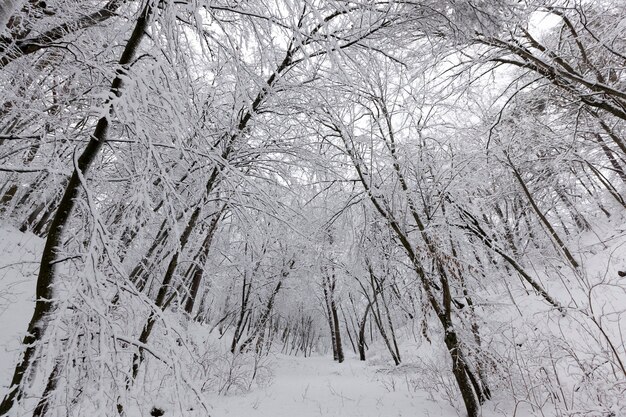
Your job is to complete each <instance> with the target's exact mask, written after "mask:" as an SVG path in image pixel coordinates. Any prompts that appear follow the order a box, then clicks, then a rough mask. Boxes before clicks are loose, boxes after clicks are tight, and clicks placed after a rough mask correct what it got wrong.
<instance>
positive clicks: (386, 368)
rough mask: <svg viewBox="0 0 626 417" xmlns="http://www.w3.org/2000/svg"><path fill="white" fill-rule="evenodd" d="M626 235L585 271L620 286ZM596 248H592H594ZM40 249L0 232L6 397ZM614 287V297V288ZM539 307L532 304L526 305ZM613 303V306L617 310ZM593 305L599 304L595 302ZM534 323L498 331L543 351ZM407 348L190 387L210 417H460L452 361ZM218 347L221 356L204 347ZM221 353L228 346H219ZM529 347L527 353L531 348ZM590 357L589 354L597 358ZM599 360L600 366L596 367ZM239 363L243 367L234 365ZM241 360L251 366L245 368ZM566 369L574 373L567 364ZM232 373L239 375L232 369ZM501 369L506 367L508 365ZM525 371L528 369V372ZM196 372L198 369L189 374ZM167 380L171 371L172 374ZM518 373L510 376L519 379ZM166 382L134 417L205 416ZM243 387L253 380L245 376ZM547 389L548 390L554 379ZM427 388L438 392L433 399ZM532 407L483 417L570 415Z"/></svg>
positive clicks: (200, 330)
mask: <svg viewBox="0 0 626 417" xmlns="http://www.w3.org/2000/svg"><path fill="white" fill-rule="evenodd" d="M622 234H623V233H622V232H621V231H619V233H618V235H619V239H614V240H615V242H610V243H608V247H602V248H600V249H601V250H598V253H597V254H596V255H594V258H593V259H588V260H587V263H588V264H594V263H595V264H597V265H595V270H596V271H603V272H604V274H603V276H604V277H606V275H607V274H608V272H607V271H608V270H609V266H610V272H611V274H609V275H616V276H617V272H616V271H617V270H622V269H626V268H625V267H624V265H625V263H624V259H623V256H621V248H622V246H623V243H622V241H623V239H622V238H623V236H622ZM592 240H593V239H592V238H589V241H592ZM611 243H612V245H611ZM42 248H43V240H42V239H39V238H37V237H35V236H34V235H32V234H29V233H26V234H23V233H20V232H18V231H17V230H16V229H14V228H11V227H8V226H3V225H0V329H1V331H0V396H3V395H4V392H5V390H6V388H7V386H8V384H9V381H10V378H11V374H12V372H13V369H14V366H15V363H16V360H17V358H18V354H19V351H20V342H21V339H22V337H23V335H24V332H25V331H26V327H27V324H28V320H29V319H30V317H31V315H32V311H33V306H34V303H33V299H34V293H35V281H36V274H37V267H38V260H39V256H40V253H41V250H42ZM590 253H593V252H590ZM596 258H597V259H596ZM593 279H594V276H590V277H589V280H593ZM597 280H598V283H594V284H593V285H592V286H591V288H594V291H596V292H598V294H596V295H595V296H596V297H599V294H600V293H599V290H600V289H601V288H603V286H602V285H600V284H603V283H604V282H605V281H607V283H611V282H612V281H608V280H607V279H606V278H603V277H602V276H599V277H597ZM608 287H610V288H617V287H615V286H610V285H609V286H608ZM594 294H595V293H594ZM559 295H561V294H559ZM562 295H563V297H562V298H563V299H565V296H564V295H565V293H563V294H562ZM610 295H611V297H609V296H608V295H603V296H602V297H601V301H603V303H604V304H602V306H603V311H604V310H606V311H604V313H605V319H606V317H609V316H608V315H607V314H608V310H609V307H610V310H611V311H613V310H615V311H617V312H618V313H619V314H618V316H619V315H621V314H622V310H623V300H624V291H623V290H621V288H620V290H619V291H615V290H613V291H610ZM534 298H535V297H530V298H529V299H528V300H532V299H534ZM614 298H615V300H613V299H614ZM528 300H527V301H528ZM589 300H590V301H594V302H595V301H596V300H594V299H593V298H590V299H589ZM609 301H611V302H612V304H611V303H610V302H609ZM534 304H537V301H536V300H535V301H533V302H532V303H531V305H527V306H523V307H522V308H523V309H524V310H528V311H531V309H532V308H533V305H534ZM537 305H538V306H540V309H546V308H548V307H546V306H545V305H544V304H541V303H539V304H537ZM548 309H549V308H548ZM574 313H575V310H572V311H571V312H570V314H568V315H567V316H566V317H561V316H559V315H558V314H555V313H554V312H552V315H553V316H555V317H556V318H554V317H553V318H552V319H551V320H553V321H554V320H556V321H555V323H558V324H559V326H566V325H567V326H571V323H569V322H570V319H569V317H570V316H571V317H573V318H576V317H577V316H575V315H574ZM534 317H535V319H533V320H530V321H529V319H528V318H517V319H515V318H512V317H507V316H506V315H502V317H499V322H500V325H501V326H502V328H505V327H506V326H505V325H508V326H509V327H511V328H512V329H516V328H523V327H524V326H526V327H528V326H530V327H531V328H532V329H533V330H532V331H530V330H529V331H527V332H522V335H523V337H524V338H525V339H524V341H523V342H524V343H522V341H521V340H517V339H516V340H517V342H516V343H517V346H518V348H519V349H535V348H536V347H537V346H541V343H539V342H537V344H532V343H530V342H529V343H526V341H525V340H526V338H528V337H529V336H528V335H531V336H532V334H533V333H537V332H540V328H543V329H544V330H543V331H546V332H548V329H549V327H550V326H549V325H545V324H542V323H543V322H544V321H545V320H546V317H548V316H547V313H545V312H544V313H542V312H541V311H539V310H537V313H536V314H535V316H534ZM611 317H612V316H611ZM611 317H609V318H611ZM566 318H567V320H566ZM494 320H495V318H494ZM497 321H498V320H496V322H497ZM518 322H519V323H518ZM527 322H528V323H527ZM507 323H508V324H507ZM568 323H569V324H568ZM192 326H193V327H190V328H188V329H187V330H188V331H189V334H190V336H192V337H191V339H192V340H193V343H194V344H195V346H196V347H201V349H205V350H206V352H209V351H210V350H211V349H215V355H214V356H213V358H214V359H210V360H209V362H211V361H213V362H212V363H211V366H213V367H215V368H218V371H217V372H218V373H221V374H224V373H227V372H229V370H228V367H229V364H228V362H229V361H230V360H232V361H233V363H234V362H235V360H234V359H232V356H231V354H230V353H229V351H228V350H229V349H228V347H227V346H226V345H225V344H224V343H225V342H224V341H225V340H226V339H227V337H225V338H223V339H220V340H221V341H219V340H218V339H217V337H216V335H210V334H208V332H209V329H208V328H207V327H204V326H201V325H198V324H195V323H194V324H193V325H192ZM605 326H606V328H607V329H608V331H609V333H608V335H609V336H610V337H617V335H621V334H622V332H623V330H624V329H623V323H622V321H615V322H608V323H606V324H605ZM585 329H587V327H579V326H577V327H576V332H574V330H568V332H569V333H571V334H577V333H578V334H580V335H581V336H580V339H579V342H578V345H579V347H581V348H582V347H584V346H583V345H584V343H587V342H588V340H587V339H589V337H587V336H584V334H583V331H584V330H585ZM522 330H523V329H522ZM494 331H495V330H494ZM520 331H521V330H520ZM544 338H545V337H544ZM410 339H411V338H409V337H406V338H405V339H404V341H403V344H402V346H401V350H402V351H403V352H404V358H405V361H404V363H403V365H401V366H399V367H394V366H392V365H391V364H390V361H389V360H388V357H387V354H386V352H385V349H384V347H382V346H378V347H377V346H372V347H371V349H370V350H369V351H368V361H366V362H361V361H358V359H357V358H356V357H355V356H354V355H353V354H351V352H348V353H347V355H348V357H347V359H346V361H345V362H344V363H342V364H338V363H336V362H334V361H333V360H332V358H331V357H330V356H329V355H322V356H313V357H308V358H304V357H302V356H300V357H293V356H286V355H282V354H271V355H270V356H269V357H267V358H263V359H262V363H261V366H260V367H259V368H257V371H258V372H259V374H258V377H257V378H256V379H255V381H254V383H252V381H249V382H246V383H244V384H241V386H243V389H240V388H241V387H238V389H233V390H228V389H224V390H222V393H221V394H218V393H217V392H216V391H219V390H221V388H219V387H220V386H222V384H224V382H223V379H222V380H220V378H221V377H219V376H218V377H217V378H214V377H212V378H214V379H211V381H217V383H216V382H211V383H209V384H213V385H216V386H215V387H206V382H205V383H203V382H202V381H200V383H199V384H196V382H198V381H191V382H192V384H193V385H197V386H198V387H200V386H201V388H200V389H199V390H198V391H197V392H199V393H200V396H201V397H202V398H201V400H202V402H203V403H204V404H205V405H206V407H207V409H208V410H209V413H210V415H211V416H212V417H313V416H324V417H351V416H354V417H357V416H358V417H377V416H380V417H395V416H420V417H421V416H424V417H427V416H433V417H434V416H442V417H445V416H452V417H453V416H457V415H463V414H462V413H461V412H460V411H459V410H458V409H456V408H454V407H453V406H452V404H451V401H450V400H451V398H450V397H455V396H456V395H457V394H456V388H455V387H454V383H453V382H452V379H451V375H450V373H449V372H448V371H447V369H448V368H447V365H445V362H446V360H445V354H444V353H442V352H441V351H440V349H439V348H438V347H437V344H436V343H434V342H433V344H430V343H427V342H425V341H419V340H418V339H419V338H418V339H413V340H410ZM542 340H543V339H542ZM601 342H602V340H601ZM211 344H214V345H215V346H214V347H211V348H207V347H206V346H208V345H211ZM220 344H222V345H224V346H220ZM527 346H529V347H528V348H527ZM346 348H348V346H346ZM494 349H495V350H497V347H496V346H494ZM589 349H590V352H591V351H592V349H591V348H589ZM206 352H205V353H206ZM209 356H210V355H209ZM532 356H533V355H532V354H530V355H528V358H532ZM229 358H230V359H229ZM600 359H602V358H599V359H598V360H600ZM236 360H239V359H237V358H236ZM243 360H244V361H245V360H247V359H246V358H243ZM559 360H560V359H559ZM593 360H594V359H593V358H591V359H590V361H591V362H593ZM216 361H222V362H223V363H225V365H224V366H222V368H220V364H219V363H217V362H216ZM192 362H193V361H192ZM242 363H244V362H242ZM564 363H566V364H567V362H564ZM153 365H154V362H153ZM191 365H193V363H192V364H191ZM539 365H541V363H540V364H539ZM230 366H231V368H230V369H232V365H230ZM237 366H241V368H240V371H242V372H248V373H249V370H250V369H252V367H250V366H249V363H248V364H246V365H241V364H239V365H237ZM500 366H505V365H504V364H503V363H501V364H500ZM516 366H520V364H519V363H518V364H517V365H516ZM527 366H530V365H528V364H527ZM537 366H538V365H537ZM563 366H564V365H562V364H560V365H559V367H561V368H562V367H563ZM192 368H193V366H191V369H192ZM154 369H156V370H155V372H156V373H157V374H158V373H161V372H163V369H160V370H159V369H158V367H157V368H154ZM529 369H530V368H529ZM555 369H556V368H555ZM167 372H168V371H167V370H165V373H167ZM511 372H512V373H513V370H512V371H511ZM555 372H556V371H555ZM560 372H561V378H565V380H562V381H561V387H567V386H568V385H571V387H570V388H571V404H570V406H571V407H573V406H574V405H577V397H578V392H579V387H580V381H579V380H580V377H579V375H577V374H576V372H575V371H571V370H570V369H569V368H564V369H560ZM193 373H194V372H193V370H192V371H191V372H189V374H190V375H192V374H193ZM162 376H163V374H159V375H157V378H154V379H152V380H153V381H156V380H161V382H159V384H157V385H155V386H154V387H153V386H152V385H151V384H148V385H146V386H145V388H146V389H147V391H148V392H149V393H148V395H147V396H143V395H146V391H145V390H142V389H139V390H137V391H136V392H134V393H131V397H132V398H134V399H135V400H136V401H135V403H136V405H137V406H136V407H135V408H134V409H129V410H127V415H128V416H129V417H135V416H137V417H139V416H146V415H149V413H150V410H151V408H152V407H158V408H162V409H164V410H165V413H166V414H165V415H166V416H167V417H169V416H181V417H183V416H191V415H194V416H195V415H205V412H204V411H201V412H200V411H199V410H198V409H197V408H196V409H195V410H192V408H191V407H190V406H188V407H187V409H184V407H181V405H180V404H181V402H180V401H179V402H178V404H175V403H176V402H177V401H173V400H172V399H173V398H174V397H175V395H174V394H173V393H172V388H171V387H167V386H165V387H164V386H163V382H162V381H165V380H166V379H167V378H165V377H163V378H161V377H162ZM207 378H208V377H207ZM246 378H249V377H248V376H246ZM196 379H197V378H196ZM206 380H207V381H208V380H209V379H206ZM569 380H571V381H569ZM546 381H548V382H550V381H549V378H548V379H546ZM568 381H569V382H568ZM428 387H432V389H431V388H428ZM611 390H612V391H611ZM605 391H606V392H614V393H615V395H618V396H620V395H623V390H621V389H620V388H619V387H618V386H615V387H612V388H611V387H607V388H606V389H605ZM606 392H605V394H604V395H606ZM452 400H453V402H456V404H457V406H459V405H460V404H461V401H460V399H459V398H452ZM622 400H623V399H622ZM622 400H620V399H619V398H615V399H614V400H611V399H610V398H608V400H607V399H605V400H604V402H605V403H606V402H608V403H609V405H610V404H611V403H613V405H612V408H613V409H615V410H622V409H623V408H622V405H623V401H622ZM183 402H184V401H183ZM525 406H526V404H524V402H523V401H520V402H519V403H518V406H517V407H516V406H515V405H514V404H513V403H512V402H511V398H510V397H508V396H507V395H505V394H504V393H500V392H495V393H494V397H493V399H492V400H491V401H489V402H488V403H487V404H485V406H484V407H483V412H482V415H483V417H495V416H498V417H499V416H509V415H512V414H511V412H512V410H515V411H514V412H515V416H516V417H525V416H536V415H545V416H548V415H554V414H556V415H564V414H562V413H560V411H558V409H556V408H555V410H553V411H555V413H550V412H548V411H546V410H540V411H538V409H536V408H535V409H532V407H528V408H525ZM192 411H193V412H192ZM574 411H575V410H574ZM537 412H539V413H540V414H537ZM598 413H599V414H583V415H594V416H595V415H598V416H600V415H602V416H604V415H608V414H602V412H600V411H598ZM26 415H27V414H26ZM102 415H106V414H102ZM568 415H575V414H568ZM617 416H619V411H618V414H614V415H613V417H617Z"/></svg>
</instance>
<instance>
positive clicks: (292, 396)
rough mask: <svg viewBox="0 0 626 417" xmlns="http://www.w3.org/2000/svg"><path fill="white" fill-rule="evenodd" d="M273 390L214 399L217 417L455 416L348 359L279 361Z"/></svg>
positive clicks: (282, 358) (420, 394)
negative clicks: (334, 360)
mask: <svg viewBox="0 0 626 417" xmlns="http://www.w3.org/2000/svg"><path fill="white" fill-rule="evenodd" d="M272 362H273V363H274V366H273V369H274V377H273V380H272V382H271V383H270V385H269V386H267V387H265V388H261V389H257V390H255V391H252V392H250V393H248V394H245V395H237V396H221V397H215V398H213V399H211V400H209V403H210V404H211V405H212V406H213V413H214V415H215V416H216V417H217V416H233V417H240V416H249V417H270V416H271V417H291V416H300V417H322V416H323V417H396V416H407V417H408V416H455V415H457V413H456V411H455V410H454V409H453V408H452V407H451V406H449V405H447V404H444V403H438V402H434V401H431V400H429V399H428V395H427V394H426V393H423V392H413V390H412V387H411V386H410V385H408V384H404V383H402V380H401V378H398V379H397V383H393V384H390V383H389V381H391V380H390V379H389V378H388V377H387V376H386V375H384V374H382V373H380V372H377V369H376V367H374V366H372V365H368V364H367V363H364V362H359V361H358V360H357V359H356V358H348V359H347V360H346V361H345V362H344V363H342V364H337V363H335V362H333V361H332V358H330V357H311V358H302V357H288V356H282V355H281V356H278V357H275V358H274V360H273V361H272Z"/></svg>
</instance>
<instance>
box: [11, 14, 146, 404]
mask: <svg viewBox="0 0 626 417" xmlns="http://www.w3.org/2000/svg"><path fill="white" fill-rule="evenodd" d="M151 4H152V3H150V2H148V3H147V4H146V6H145V7H144V9H143V11H142V12H141V14H140V15H139V17H138V19H137V22H136V23H135V27H134V29H133V33H132V34H131V36H130V38H129V40H128V42H127V43H126V46H125V48H124V51H123V52H122V56H121V58H120V60H119V66H120V69H118V71H117V75H116V77H115V79H114V80H113V82H112V83H111V90H110V92H111V94H112V95H114V96H119V95H120V94H121V89H122V87H123V81H122V80H123V77H124V76H125V72H126V71H125V70H126V66H127V65H129V64H130V63H131V62H132V60H133V59H134V57H135V55H136V53H137V50H138V48H139V44H140V43H141V40H142V39H143V37H144V34H145V31H146V29H147V28H148V24H149V20H150V17H151V15H152V11H153V9H152V6H151ZM106 105H107V106H108V107H109V109H110V110H109V112H107V116H105V117H102V118H100V119H99V120H98V123H97V125H96V128H95V131H94V133H93V136H92V137H91V139H89V142H88V144H87V147H86V148H85V150H84V151H83V152H82V154H81V155H80V157H79V158H78V160H77V164H76V166H75V168H74V172H73V173H72V176H71V178H70V180H69V182H68V184H67V187H66V189H65V193H64V194H63V197H62V199H61V202H60V203H59V207H58V209H57V211H56V214H55V216H54V218H53V220H52V224H51V227H50V232H49V233H48V237H47V239H46V243H45V246H44V250H43V253H42V256H41V262H40V267H39V275H38V277H37V291H36V303H35V311H34V312H33V316H32V318H31V320H30V323H29V325H28V332H27V334H26V336H25V337H24V340H23V342H22V345H23V346H25V347H26V350H25V351H24V355H23V357H22V359H21V360H20V362H19V363H18V365H17V366H16V367H15V371H14V373H13V378H12V379H11V385H10V387H9V391H8V393H7V395H6V396H5V397H4V399H3V401H2V404H0V416H2V415H6V414H8V412H9V411H10V410H11V409H12V408H13V406H14V404H15V402H16V401H19V400H20V399H21V398H22V396H23V394H24V387H25V385H26V381H24V380H23V379H24V376H25V375H26V374H27V372H28V370H29V369H30V368H31V367H32V366H34V364H35V361H36V358H35V353H36V350H37V342H39V341H40V340H41V339H42V338H43V336H44V334H45V333H46V330H47V328H48V323H49V321H50V315H51V314H52V313H53V312H54V310H55V309H56V304H55V302H54V296H55V294H54V287H55V286H56V278H57V275H56V266H57V264H58V261H59V259H58V256H57V250H58V249H59V246H60V245H61V244H62V238H63V232H64V231H65V228H66V226H67V224H68V222H69V220H70V218H71V215H72V212H73V209H74V205H75V199H76V198H77V197H78V194H79V191H80V187H81V178H82V177H83V176H84V175H85V174H86V173H87V171H88V169H89V168H90V167H91V165H92V163H93V161H94V160H95V158H96V156H97V155H98V153H99V151H100V148H101V147H102V145H103V144H104V142H105V141H106V139H107V132H108V129H109V117H108V114H109V113H110V111H111V110H112V109H111V107H110V106H111V104H110V103H107V104H106Z"/></svg>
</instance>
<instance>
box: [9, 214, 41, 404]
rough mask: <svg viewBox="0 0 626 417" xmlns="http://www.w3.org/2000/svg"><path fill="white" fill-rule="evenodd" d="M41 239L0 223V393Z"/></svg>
mask: <svg viewBox="0 0 626 417" xmlns="http://www.w3.org/2000/svg"><path fill="white" fill-rule="evenodd" d="M42 250H43V240H42V239H40V238H38V237H36V236H35V235H33V234H31V233H20V232H18V231H17V230H15V229H14V228H11V227H9V226H5V225H2V224H0V329H1V331H0V387H1V388H0V392H3V391H4V389H6V386H7V385H8V384H9V381H10V379H11V376H12V374H13V369H14V367H15V362H16V360H17V356H18V354H19V351H20V345H21V342H22V338H23V337H24V333H25V332H26V327H27V326H28V321H29V320H30V318H31V316H32V314H33V309H34V308H35V303H34V299H35V283H36V278H37V271H38V268H39V258H40V256H41V251H42Z"/></svg>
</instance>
